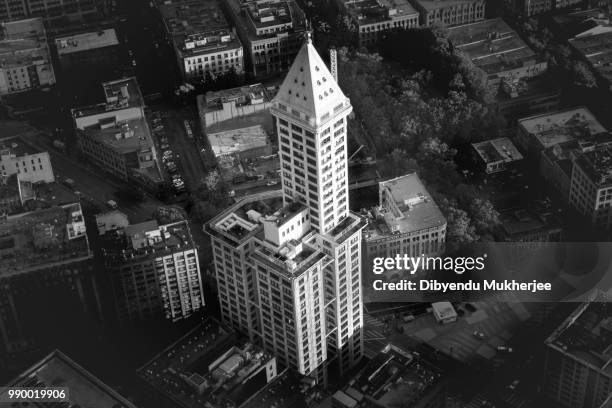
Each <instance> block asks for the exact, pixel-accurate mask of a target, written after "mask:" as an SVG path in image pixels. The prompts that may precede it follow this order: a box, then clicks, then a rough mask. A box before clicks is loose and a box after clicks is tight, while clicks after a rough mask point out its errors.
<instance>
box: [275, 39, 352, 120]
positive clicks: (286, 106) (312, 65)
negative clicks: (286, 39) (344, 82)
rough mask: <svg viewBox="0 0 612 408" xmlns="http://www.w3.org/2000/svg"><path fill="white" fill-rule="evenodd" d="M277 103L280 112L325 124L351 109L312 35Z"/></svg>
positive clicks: (281, 90) (297, 59)
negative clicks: (317, 48)
mask: <svg viewBox="0 0 612 408" xmlns="http://www.w3.org/2000/svg"><path fill="white" fill-rule="evenodd" d="M274 103H275V107H276V109H277V111H278V112H285V114H290V115H293V116H299V118H300V120H301V121H303V122H306V123H308V124H309V125H315V124H321V123H325V121H327V120H331V118H332V117H337V115H338V114H340V113H341V112H345V111H346V110H348V109H351V105H350V100H349V99H348V98H347V97H346V96H345V95H344V93H343V92H342V90H341V89H340V86H339V85H338V83H337V82H336V80H335V79H334V77H333V75H332V74H331V72H330V71H329V69H328V68H327V65H325V62H323V60H322V59H321V56H320V55H319V53H318V52H317V50H316V49H315V47H314V45H313V44H312V41H311V39H310V37H308V39H307V41H306V42H305V43H304V45H303V46H302V48H301V49H300V51H299V52H298V54H297V56H296V57H295V60H294V61H293V64H292V65H291V68H290V69H289V72H288V73H287V76H286V77H285V80H284V81H283V84H282V85H281V87H280V89H279V91H278V93H277V94H276V97H275V98H274Z"/></svg>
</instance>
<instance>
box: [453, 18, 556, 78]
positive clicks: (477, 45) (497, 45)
mask: <svg viewBox="0 0 612 408" xmlns="http://www.w3.org/2000/svg"><path fill="white" fill-rule="evenodd" d="M448 39H449V41H450V42H451V43H452V44H453V45H454V46H455V47H456V48H458V49H460V50H461V51H462V52H463V53H464V54H465V55H467V57H468V58H470V59H471V60H472V62H473V63H474V65H476V66H477V67H479V68H480V69H482V70H483V71H484V72H485V73H486V74H487V76H488V80H489V84H490V85H499V83H500V81H501V80H502V79H503V78H510V79H522V78H532V77H535V76H538V75H540V74H542V73H544V72H545V71H546V69H547V67H548V64H547V62H546V60H545V59H543V58H541V57H539V56H538V55H537V54H536V53H535V52H534V51H533V50H532V49H531V48H529V46H528V45H527V44H526V43H525V42H524V41H523V40H522V39H521V38H520V37H519V35H518V34H517V33H516V31H514V30H513V29H512V28H510V26H509V25H508V24H507V23H506V22H505V21H504V20H503V19H502V18H494V19H489V20H485V21H480V22H476V23H471V24H466V25H462V26H459V27H451V28H449V30H448Z"/></svg>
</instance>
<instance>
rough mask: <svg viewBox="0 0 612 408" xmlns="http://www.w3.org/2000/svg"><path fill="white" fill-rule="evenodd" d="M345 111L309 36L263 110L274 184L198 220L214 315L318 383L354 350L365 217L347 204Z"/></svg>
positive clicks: (359, 331) (359, 340) (347, 362)
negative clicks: (273, 128) (210, 268)
mask: <svg viewBox="0 0 612 408" xmlns="http://www.w3.org/2000/svg"><path fill="white" fill-rule="evenodd" d="M351 110H352V107H351V105H350V101H349V100H348V98H346V96H344V94H343V93H342V90H341V89H340V88H339V86H338V84H337V83H336V80H335V79H334V77H333V76H332V74H331V73H330V72H329V70H328V68H327V67H326V66H325V63H324V62H323V61H322V59H321V57H320V56H319V55H318V54H317V52H316V50H315V49H314V46H313V45H312V42H311V41H310V38H308V39H307V42H306V43H305V44H304V45H303V46H302V48H301V49H300V51H299V53H298V55H297V57H296V59H295V61H294V62H293V65H292V66H291V68H290V69H289V73H288V74H287V76H286V78H285V80H284V82H283V84H282V85H281V88H280V90H279V92H278V94H277V96H276V98H275V99H274V102H273V106H272V108H271V112H272V114H273V115H274V117H275V118H276V124H277V132H278V135H279V145H280V153H279V154H280V161H281V169H282V180H283V189H282V192H272V193H265V194H263V195H262V194H260V195H257V196H250V197H246V198H244V199H242V200H241V201H239V202H238V203H236V204H235V205H234V206H232V207H230V208H229V209H227V210H226V211H224V212H222V213H221V214H219V215H218V216H217V217H215V218H214V219H213V220H211V222H210V223H208V224H207V225H206V231H207V232H208V233H209V234H210V235H211V237H212V248H213V254H214V259H215V272H216V277H217V283H218V288H219V300H220V303H221V315H222V318H223V322H224V323H226V324H227V325H229V326H231V327H234V328H236V329H237V330H239V331H242V332H244V333H246V334H248V335H249V337H250V338H252V339H253V340H254V341H257V342H259V343H261V344H262V345H263V346H264V348H265V349H266V350H267V351H269V352H272V353H274V354H275V355H276V357H277V359H278V360H279V362H280V363H281V364H285V365H288V366H290V367H292V368H294V369H296V370H298V371H299V372H300V373H302V374H306V375H312V376H313V377H315V378H317V379H318V380H319V381H325V375H326V374H325V373H326V371H327V370H324V368H326V367H329V368H331V369H333V370H338V371H339V372H343V371H345V370H347V369H348V368H350V367H352V366H354V365H355V364H356V363H357V362H358V361H359V360H360V359H361V357H362V355H363V316H362V294H361V232H362V230H363V228H364V226H365V221H364V220H363V219H362V218H361V217H359V216H357V215H355V214H352V213H350V212H349V210H348V182H347V173H346V166H347V159H346V119H347V116H348V115H349V113H350V112H351ZM253 317H254V318H253Z"/></svg>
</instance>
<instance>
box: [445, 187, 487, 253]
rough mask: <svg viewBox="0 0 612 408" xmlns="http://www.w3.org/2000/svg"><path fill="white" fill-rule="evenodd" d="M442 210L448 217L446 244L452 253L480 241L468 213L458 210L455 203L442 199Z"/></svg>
mask: <svg viewBox="0 0 612 408" xmlns="http://www.w3.org/2000/svg"><path fill="white" fill-rule="evenodd" d="M440 209H441V210H442V212H443V213H444V215H445V217H446V242H447V246H448V248H449V249H450V250H451V251H454V250H456V249H458V248H460V247H462V246H464V245H466V244H470V243H472V242H474V241H476V239H478V236H477V235H476V231H475V229H474V226H473V225H472V222H471V220H470V217H469V216H468V214H467V212H465V211H464V210H462V209H460V208H457V207H456V203H455V202H454V201H449V200H448V199H442V200H441V202H440Z"/></svg>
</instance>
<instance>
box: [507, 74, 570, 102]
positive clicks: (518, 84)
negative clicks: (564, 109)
mask: <svg viewBox="0 0 612 408" xmlns="http://www.w3.org/2000/svg"><path fill="white" fill-rule="evenodd" d="M554 94H556V95H558V96H559V97H560V95H561V88H560V87H559V85H558V84H557V83H556V82H555V81H554V80H553V79H552V78H550V77H549V76H547V75H540V76H537V77H535V78H530V79H525V78H521V79H511V78H503V79H502V83H501V86H500V89H499V90H498V91H497V94H496V95H495V102H496V103H498V104H499V105H501V106H502V107H503V105H504V104H517V103H520V101H521V100H523V99H531V98H534V97H540V96H544V95H554Z"/></svg>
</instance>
